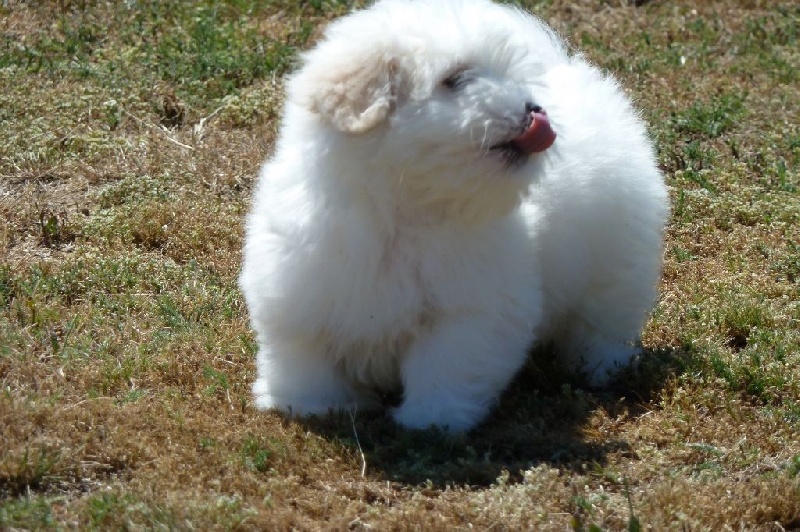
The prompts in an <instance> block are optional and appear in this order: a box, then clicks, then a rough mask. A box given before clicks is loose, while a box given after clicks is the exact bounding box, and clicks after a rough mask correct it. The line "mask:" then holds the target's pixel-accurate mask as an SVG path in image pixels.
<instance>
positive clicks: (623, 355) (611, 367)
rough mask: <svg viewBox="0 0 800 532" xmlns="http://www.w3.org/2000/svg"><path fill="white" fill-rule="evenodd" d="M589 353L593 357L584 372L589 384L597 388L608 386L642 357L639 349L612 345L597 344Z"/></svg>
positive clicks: (589, 349)
mask: <svg viewBox="0 0 800 532" xmlns="http://www.w3.org/2000/svg"><path fill="white" fill-rule="evenodd" d="M588 351H589V352H591V353H592V357H591V359H590V360H589V361H588V362H587V363H586V364H585V366H584V371H585V372H586V374H587V375H588V377H589V383H590V384H591V385H592V386H593V387H596V388H603V387H605V386H607V385H608V383H609V382H610V381H611V380H612V379H613V378H614V376H615V375H616V374H617V373H619V371H620V370H621V369H622V368H624V367H627V366H629V365H631V364H636V363H637V362H638V360H639V357H640V355H641V349H639V348H638V347H631V346H628V345H620V344H612V343H603V344H596V345H594V346H592V347H590V348H588Z"/></svg>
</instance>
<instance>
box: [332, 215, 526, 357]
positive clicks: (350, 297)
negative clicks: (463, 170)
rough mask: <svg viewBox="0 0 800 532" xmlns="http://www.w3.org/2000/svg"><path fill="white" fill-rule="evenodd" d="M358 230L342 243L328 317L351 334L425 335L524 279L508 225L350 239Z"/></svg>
mask: <svg viewBox="0 0 800 532" xmlns="http://www.w3.org/2000/svg"><path fill="white" fill-rule="evenodd" d="M353 236H354V235H353V234H349V235H344V236H342V239H341V240H340V241H339V243H338V245H337V246H336V250H335V252H334V256H333V257H331V258H332V259H333V260H334V261H335V263H336V267H335V268H334V269H335V271H336V274H337V275H336V278H335V279H331V284H330V285H329V286H328V287H327V288H326V292H328V293H327V299H328V300H329V301H330V304H331V305H332V308H333V312H332V313H331V314H330V315H329V318H330V319H331V320H332V321H331V322H330V323H329V324H328V325H329V327H332V328H333V329H334V330H337V331H338V333H339V335H340V336H343V337H346V338H348V340H349V341H353V342H364V341H366V342H369V341H374V340H377V339H381V340H380V341H383V339H391V338H401V337H406V336H408V335H411V336H412V337H413V336H417V335H419V334H421V333H423V332H424V330H426V329H428V328H430V327H433V326H434V325H435V323H436V322H437V321H438V320H439V319H440V318H441V317H443V316H446V315H448V314H455V313H459V312H465V311H466V312H471V311H474V310H476V309H482V308H483V307H486V306H488V307H492V306H494V305H496V300H497V298H498V297H502V294H505V293H508V292H510V291H511V292H513V291H514V286H513V285H514V284H515V283H517V282H519V279H515V278H516V277H519V275H518V271H521V269H520V268H518V266H517V265H513V263H514V261H515V259H516V258H517V257H515V256H514V255H515V252H514V251H513V250H510V249H503V248H505V247H506V246H505V245H502V244H504V243H507V242H508V240H509V237H508V235H507V234H504V233H503V232H499V233H497V234H494V235H491V236H492V237H493V238H490V237H489V235H486V234H457V233H456V234H453V233H448V232H444V231H439V232H436V231H429V232H425V233H422V234H419V233H415V232H411V231H409V232H402V231H397V232H394V233H393V234H392V235H391V236H389V237H382V235H370V236H371V238H370V237H367V236H366V235H361V239H359V240H357V241H350V242H348V241H347V240H349V239H350V238H351V237H353ZM335 240H336V239H335ZM522 247H523V248H524V246H522ZM517 262H519V261H517ZM517 288H518V287H517Z"/></svg>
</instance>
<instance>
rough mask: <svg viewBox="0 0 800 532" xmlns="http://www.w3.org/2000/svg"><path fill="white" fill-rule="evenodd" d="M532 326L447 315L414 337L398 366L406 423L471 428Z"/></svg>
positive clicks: (397, 415)
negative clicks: (400, 374)
mask: <svg viewBox="0 0 800 532" xmlns="http://www.w3.org/2000/svg"><path fill="white" fill-rule="evenodd" d="M532 336H533V334H532V326H531V325H530V324H529V323H528V322H527V321H525V322H523V321H522V320H518V321H516V322H515V321H514V320H513V319H510V318H507V319H504V318H503V317H502V316H490V315H472V316H462V317H457V318H450V319H449V320H447V321H445V322H443V323H440V324H439V325H438V327H436V328H435V329H434V330H433V331H432V332H431V333H430V334H429V335H428V336H427V337H423V338H421V339H419V340H418V341H417V343H416V344H415V345H414V346H413V347H412V349H411V351H410V353H409V354H408V356H407V358H406V359H405V360H404V362H403V365H402V370H401V371H402V379H403V389H404V400H403V403H402V404H401V405H400V406H399V407H398V408H396V409H395V410H394V412H393V417H394V419H395V421H397V422H398V423H399V424H400V425H403V426H405V427H408V428H427V427H429V426H430V425H438V426H439V427H441V428H443V429H445V430H448V431H450V432H462V431H466V430H469V429H471V428H472V427H474V426H475V425H476V424H477V423H479V422H480V421H481V420H482V419H483V418H484V417H485V416H486V414H487V413H488V412H489V410H490V408H491V407H492V406H493V404H494V402H495V400H496V399H497V397H498V396H499V395H500V393H501V392H502V391H503V390H504V389H505V388H506V386H507V385H508V383H509V382H510V381H511V379H512V378H513V376H514V375H515V374H516V372H517V371H518V370H519V369H520V368H521V367H522V365H523V364H524V362H525V359H526V357H527V350H528V348H529V346H530V344H531V341H532Z"/></svg>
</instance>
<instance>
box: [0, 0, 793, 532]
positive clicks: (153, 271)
mask: <svg viewBox="0 0 800 532" xmlns="http://www.w3.org/2000/svg"><path fill="white" fill-rule="evenodd" d="M517 3H520V2H517ZM638 3H640V4H642V5H640V6H638V7H636V6H633V5H632V4H633V2H630V3H625V2H607V3H601V2H566V1H561V0H552V1H546V2H544V1H543V2H527V3H525V4H526V5H527V6H528V7H529V8H530V9H531V10H533V11H534V12H536V13H537V14H539V15H541V16H543V17H545V18H546V19H547V20H549V21H551V22H552V23H553V25H554V26H555V27H556V28H557V29H558V30H559V31H560V32H561V33H562V34H563V35H565V36H566V37H567V38H569V39H570V41H571V42H573V43H576V44H578V45H580V46H581V48H582V49H583V50H584V51H585V52H586V54H587V55H588V57H589V58H591V59H592V60H593V61H595V62H597V63H598V64H599V65H600V66H602V67H603V68H606V69H608V70H610V71H613V72H615V73H616V74H617V75H618V76H619V77H620V79H621V80H622V82H623V84H624V86H625V87H626V88H627V90H628V91H629V92H630V94H631V95H632V97H633V98H634V99H635V100H636V101H637V103H638V105H639V106H640V107H641V108H642V109H643V113H644V115H645V117H646V118H647V120H648V122H649V123H650V124H651V132H652V134H653V137H654V138H655V139H656V142H657V147H658V158H659V163H660V165H661V167H662V169H663V171H664V173H665V175H666V178H667V181H668V184H669V186H670V188H671V193H672V201H673V217H672V220H671V223H670V226H669V229H668V235H667V246H666V252H665V267H664V274H663V280H662V284H661V298H660V301H659V303H658V306H657V308H656V309H655V310H654V312H653V315H652V318H651V319H650V321H649V322H648V324H647V327H646V329H645V334H644V338H643V343H644V346H645V351H646V353H647V356H646V357H645V358H644V360H643V361H642V363H641V365H640V366H639V367H638V368H630V369H627V370H625V371H624V372H623V373H622V374H621V376H620V377H619V378H618V379H617V381H616V382H615V385H614V386H613V387H612V389H610V390H606V391H603V392H598V391H592V390H587V389H586V388H585V387H584V386H583V383H582V381H581V379H580V376H577V375H571V374H569V373H567V372H565V371H564V370H563V369H561V368H560V367H559V366H558V362H557V360H556V359H555V357H554V355H553V354H552V353H550V352H549V351H548V350H547V349H543V350H541V351H540V352H538V353H535V354H534V355H533V356H532V359H531V362H530V364H529V365H528V366H527V367H526V368H525V370H524V371H523V373H522V374H521V375H520V377H519V378H518V379H517V380H516V381H515V383H514V384H513V385H512V387H511V389H510V390H509V391H508V393H506V394H505V396H504V397H503V399H502V402H501V407H500V408H499V409H498V411H497V412H496V413H495V414H494V415H493V416H492V418H491V419H490V420H489V421H487V423H486V424H485V425H483V426H482V427H480V428H479V429H477V430H476V431H475V432H473V433H471V434H469V435H466V436H461V437H455V438H454V437H448V436H446V435H444V434H442V433H440V432H438V431H435V430H430V431H405V430H402V429H399V428H398V427H397V426H395V425H394V424H393V423H392V422H391V421H390V420H389V419H387V418H386V417H384V416H381V415H377V414H370V415H367V414H364V413H356V415H355V416H354V417H352V418H351V416H350V414H348V413H341V414H331V415H330V416H325V417H321V418H313V419H309V420H303V421H290V420H286V419H283V418H281V417H279V416H277V415H275V414H273V413H264V412H258V411H256V410H255V409H254V407H253V405H252V402H251V398H250V394H249V386H250V383H251V382H252V380H253V377H254V367H253V358H254V354H255V344H254V339H253V337H252V334H251V332H250V330H249V328H248V325H247V320H246V309H245V307H244V305H243V301H242V297H241V294H240V293H239V292H238V290H237V288H236V274H237V271H238V268H239V263H240V246H241V239H242V219H243V216H244V214H245V212H246V208H247V203H248V198H249V195H250V192H251V188H252V184H253V179H254V176H255V175H256V173H257V169H258V166H259V164H260V163H261V161H262V160H263V159H264V158H265V157H266V156H267V155H268V154H269V153H270V152H271V149H272V143H273V141H274V139H275V132H276V128H277V122H278V117H279V115H280V106H281V102H282V98H283V94H282V88H281V77H282V75H283V74H285V73H286V72H287V71H288V70H289V69H290V68H291V66H292V64H293V61H294V58H295V54H296V52H297V51H298V50H301V49H304V48H306V47H308V46H310V45H311V44H312V43H313V41H314V40H315V39H316V38H317V36H318V32H319V28H321V27H322V26H323V25H324V24H325V23H326V22H327V21H328V20H330V19H331V18H333V17H335V16H339V15H341V14H344V13H345V12H347V10H348V9H349V8H350V7H351V6H352V5H353V3H352V2H340V1H318V2H303V3H299V2H289V1H283V0H277V1H273V2H256V1H255V0H230V1H226V2H222V1H217V0H203V1H200V2H172V3H169V4H166V3H161V2H155V1H149V0H147V1H142V2H135V3H130V2H129V3H125V4H124V5H122V4H120V5H116V4H105V3H97V2H70V1H63V2H59V3H57V4H53V5H49V4H48V5H45V4H42V5H38V4H36V3H18V2H10V3H5V4H3V7H0V10H2V12H1V13H0V122H1V123H2V124H3V126H2V128H0V250H1V251H0V427H2V430H0V528H2V529H51V528H54V529H63V528H82V529H83V528H88V529H118V528H170V529H189V528H199V529H289V528H297V529H345V528H350V529H360V528H368V527H373V528H378V529H407V528H422V529H434V530H436V529H451V528H456V529H465V528H468V527H470V526H473V527H475V528H495V529H525V528H530V529H558V530H563V529H565V528H567V529H569V528H571V529H574V530H618V529H627V530H646V529H655V530H661V529H693V530H694V529H696V530H702V529H708V530H711V529H713V530H717V529H724V528H728V529H731V528H736V529H740V528H746V529H761V530H780V529H790V528H796V527H798V526H800V369H798V368H800V333H798V330H800V304H799V303H798V301H800V287H799V286H798V279H800V266H799V265H800V252H799V251H798V249H800V248H799V246H800V229H798V228H800V196H798V187H800V174H798V166H799V165H800V122H799V121H798V118H797V117H798V116H800V100H798V98H797V86H798V81H800V80H798V72H800V52H798V50H800V48H799V47H798V42H797V39H798V24H799V23H800V8H798V7H797V6H796V5H795V3H794V2H790V1H783V2H772V3H770V5H769V7H768V8H767V7H759V6H760V5H761V4H759V3H757V2H755V3H754V2H740V1H737V0H715V1H713V2H708V3H702V5H701V4H698V3H697V2H685V1H675V2H638ZM625 4H630V5H625Z"/></svg>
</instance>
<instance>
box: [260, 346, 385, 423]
mask: <svg viewBox="0 0 800 532" xmlns="http://www.w3.org/2000/svg"><path fill="white" fill-rule="evenodd" d="M326 351H327V350H326V348H325V346H324V345H323V344H322V343H321V342H315V341H311V340H294V341H289V342H283V343H276V342H271V343H270V344H269V345H266V344H265V343H262V344H261V346H260V349H259V352H258V356H257V370H258V377H257V379H256V381H255V383H254V384H253V394H254V395H255V402H256V406H258V407H259V408H262V409H269V408H275V409H278V410H280V411H282V412H283V413H285V414H291V415H295V416H306V415H309V414H325V413H327V412H328V411H330V410H334V411H335V410H339V409H349V408H354V407H368V406H370V407H374V405H372V404H371V403H372V402H374V401H371V400H370V398H367V397H362V396H361V395H359V394H358V393H357V392H356V391H355V390H353V389H352V387H351V386H350V385H349V384H348V382H347V381H346V380H345V378H344V376H343V375H342V374H341V371H340V370H339V369H338V368H337V367H336V365H335V363H334V360H333V359H332V358H331V356H330V355H329V354H328V353H327V352H326Z"/></svg>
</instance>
